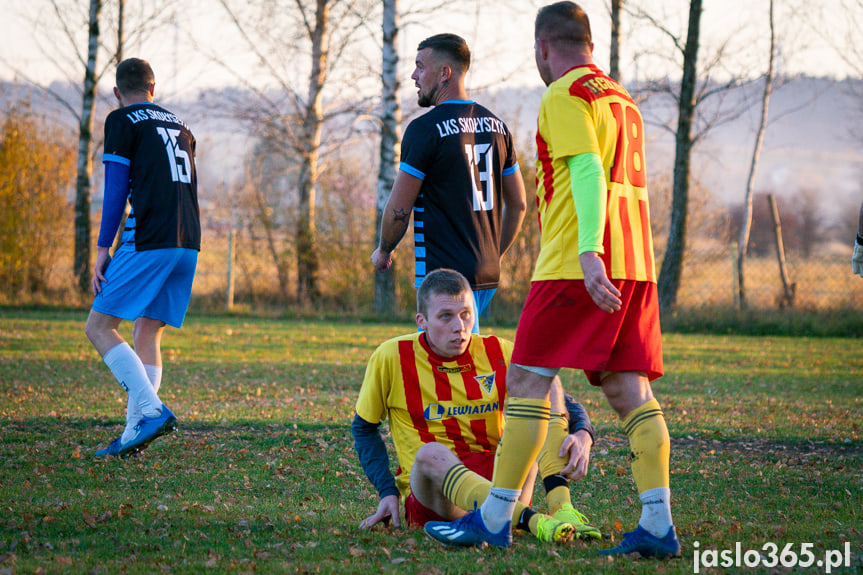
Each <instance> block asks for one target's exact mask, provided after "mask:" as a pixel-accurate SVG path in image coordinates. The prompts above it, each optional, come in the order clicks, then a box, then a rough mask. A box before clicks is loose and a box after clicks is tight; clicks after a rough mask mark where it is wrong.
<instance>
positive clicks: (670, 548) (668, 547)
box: [599, 525, 680, 559]
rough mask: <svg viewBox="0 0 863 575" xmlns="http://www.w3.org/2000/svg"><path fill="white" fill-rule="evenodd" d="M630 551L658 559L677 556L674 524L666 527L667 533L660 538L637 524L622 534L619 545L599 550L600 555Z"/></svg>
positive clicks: (677, 542)
mask: <svg viewBox="0 0 863 575" xmlns="http://www.w3.org/2000/svg"><path fill="white" fill-rule="evenodd" d="M630 553H638V554H639V555H641V556H642V557H656V558H658V559H666V558H668V557H679V556H680V542H679V541H677V533H676V532H675V531H674V525H672V526H671V527H669V528H668V533H666V534H665V537H663V538H661V539H660V538H659V537H656V536H655V535H651V534H650V533H649V532H648V531H647V530H645V529H643V528H642V527H641V526H640V525H639V526H638V527H636V528H635V531H631V532H629V533H624V534H623V541H621V542H620V545H618V546H617V547H612V548H611V549H603V550H601V551H600V552H599V554H600V555H628V554H630Z"/></svg>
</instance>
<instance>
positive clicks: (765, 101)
mask: <svg viewBox="0 0 863 575" xmlns="http://www.w3.org/2000/svg"><path fill="white" fill-rule="evenodd" d="M773 16H774V11H773V0H770V7H769V15H768V22H769V26H770V54H769V56H768V58H767V72H766V73H765V75H764V90H763V91H762V93H761V117H760V120H759V122H758V129H757V131H756V134H755V147H754V149H753V150H752V161H751V163H750V164H749V176H748V177H747V179H746V195H745V198H744V202H743V221H742V222H741V225H740V237H739V239H738V241H737V295H738V305H739V306H740V307H741V308H744V309H745V308H746V282H745V275H744V265H743V264H744V261H745V259H746V248H747V246H748V245H749V232H750V230H751V228H752V194H753V188H754V185H755V171H756V169H757V168H758V159H759V158H760V156H761V145H762V143H763V141H764V132H765V131H766V129H767V115H768V108H769V105H770V95H771V94H772V92H773V83H774V79H775V78H774V77H775V68H774V63H775V59H776V26H775V24H774V19H773Z"/></svg>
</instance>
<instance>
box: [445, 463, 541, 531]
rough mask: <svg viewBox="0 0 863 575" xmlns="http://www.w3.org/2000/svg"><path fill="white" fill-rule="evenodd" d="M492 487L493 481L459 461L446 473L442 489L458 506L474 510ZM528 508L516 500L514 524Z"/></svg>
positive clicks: (513, 515)
mask: <svg viewBox="0 0 863 575" xmlns="http://www.w3.org/2000/svg"><path fill="white" fill-rule="evenodd" d="M490 488H491V481H489V480H488V479H486V478H485V477H483V476H482V475H479V474H478V473H476V472H474V471H471V470H470V469H468V468H467V467H465V466H464V465H463V464H461V463H459V464H457V465H453V466H452V467H450V469H449V471H447V472H446V475H444V478H443V485H442V486H441V491H443V494H444V496H445V497H446V498H447V499H449V500H450V501H452V502H453V503H454V504H455V505H456V506H457V507H460V508H461V509H465V510H467V511H472V510H473V509H474V508H476V507H477V506H478V505H479V504H480V503H482V502H483V501H484V500H485V498H486V497H488V492H489V489H490ZM527 508H528V507H527V505H525V504H524V503H522V502H521V501H516V503H515V511H513V514H512V523H513V525H515V524H516V523H517V522H518V521H519V519H520V518H521V516H522V513H523V512H524V510H525V509H527ZM524 529H527V527H524Z"/></svg>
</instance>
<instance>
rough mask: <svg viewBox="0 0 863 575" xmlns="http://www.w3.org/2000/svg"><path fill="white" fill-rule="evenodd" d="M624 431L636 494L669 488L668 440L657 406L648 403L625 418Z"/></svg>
mask: <svg viewBox="0 0 863 575" xmlns="http://www.w3.org/2000/svg"><path fill="white" fill-rule="evenodd" d="M623 430H624V431H625V432H626V435H627V436H629V450H630V452H631V454H630V457H631V458H632V461H631V467H632V476H633V478H634V479H635V485H636V487H637V488H638V492H639V493H644V492H645V491H647V490H649V489H655V488H657V487H669V485H670V482H669V477H668V460H669V458H670V453H671V438H670V437H669V436H668V427H666V425H665V416H663V415H662V409H661V408H660V407H659V402H658V401H656V400H655V399H651V400H650V401H648V402H647V403H645V404H644V405H642V406H641V407H639V408H637V409H635V410H634V411H633V412H632V413H630V414H629V415H627V416H626V419H624V420H623Z"/></svg>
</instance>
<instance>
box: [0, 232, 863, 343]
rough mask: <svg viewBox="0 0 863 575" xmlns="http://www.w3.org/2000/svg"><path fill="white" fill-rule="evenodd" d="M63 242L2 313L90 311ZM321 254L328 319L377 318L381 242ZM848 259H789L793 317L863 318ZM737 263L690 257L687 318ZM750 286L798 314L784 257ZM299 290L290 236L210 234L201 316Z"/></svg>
mask: <svg viewBox="0 0 863 575" xmlns="http://www.w3.org/2000/svg"><path fill="white" fill-rule="evenodd" d="M232 234H233V239H232ZM409 235H410V234H408V235H407V236H406V237H405V239H404V241H403V243H402V245H401V246H400V247H399V248H398V250H397V251H396V254H395V255H396V264H395V267H394V272H393V273H395V274H396V276H397V281H396V285H397V300H398V301H397V307H398V309H399V310H401V313H400V317H401V316H403V318H404V319H405V320H409V319H410V318H412V317H413V313H414V311H413V310H414V309H415V301H416V300H415V297H416V293H415V290H414V289H413V246H412V243H411V239H410V237H409ZM58 241H60V242H61V243H62V245H63V247H62V249H61V250H60V253H59V256H58V258H57V261H56V262H55V263H54V265H53V266H52V268H51V270H50V272H49V273H48V276H47V282H46V285H47V287H46V289H45V290H44V293H42V294H24V293H17V294H9V293H5V294H3V295H2V300H0V303H4V304H6V305H15V304H16V303H34V302H35V303H44V304H52V303H53V304H61V305H80V306H87V305H89V298H88V296H86V295H79V294H77V293H76V292H74V288H73V286H74V283H75V282H74V278H73V274H72V242H71V238H67V237H63V238H61V239H58ZM532 243H533V241H532V238H527V239H526V240H523V241H522V242H521V244H522V245H521V246H519V245H516V246H514V247H513V248H512V249H511V250H510V252H508V253H507V254H506V256H505V257H504V264H505V265H504V266H503V271H502V273H503V277H502V280H501V285H500V287H499V289H498V292H497V295H496V296H495V299H494V301H493V303H492V307H491V309H490V310H489V318H488V319H489V321H491V322H493V323H494V322H502V323H515V322H516V321H517V320H518V314H519V311H520V309H521V305H522V303H523V302H524V298H525V296H526V295H527V291H528V289H529V284H530V273H531V271H532V265H533V261H534V257H535V256H534V252H535V246H532V245H531V244H532ZM229 246H231V247H230V250H229ZM318 249H319V257H320V268H319V278H318V279H319V285H320V291H321V301H320V303H319V304H318V305H319V306H321V307H322V308H323V309H324V310H331V311H334V312H344V313H347V314H351V313H357V314H368V313H371V310H372V306H373V298H374V274H375V273H376V272H375V271H374V270H373V269H372V266H371V262H370V259H369V256H370V255H371V252H372V250H373V246H372V243H371V238H355V237H346V236H345V237H341V238H332V237H329V236H327V235H325V234H322V235H321V237H320V238H319V243H318ZM229 252H230V257H229ZM848 252H849V253H848V254H843V253H838V254H837V253H834V254H829V255H820V256H817V257H809V258H803V257H802V256H800V255H798V254H797V253H794V252H792V253H789V254H788V255H787V257H786V264H787V273H788V276H789V278H790V281H791V283H792V284H793V300H792V301H791V302H790V306H789V307H792V308H794V309H800V310H808V311H815V312H829V311H835V310H844V309H849V310H856V311H863V278H860V277H858V276H856V275H854V274H853V273H852V272H851V263H850V246H849V250H848ZM735 253H736V249H735V248H734V247H733V246H730V245H721V244H720V243H718V242H713V243H711V244H710V246H708V247H699V248H697V249H692V250H690V251H688V252H687V254H686V257H685V260H684V266H683V273H682V276H681V284H680V288H679V291H678V297H677V304H676V309H677V310H678V313H686V311H687V310H697V309H700V308H727V309H735V308H736V307H738V287H737V275H736V261H735ZM277 261H278V265H277ZM659 261H660V262H661V254H659ZM280 272H281V273H280ZM744 277H745V287H746V304H747V307H749V308H752V309H761V310H771V309H779V308H780V307H783V305H785V306H788V302H785V303H783V295H784V294H785V288H784V286H783V282H782V277H781V274H780V268H779V263H778V262H777V258H776V257H769V256H758V257H752V256H750V257H747V258H746V260H745V266H744ZM296 282H297V276H296V253H295V250H294V242H293V237H292V235H291V234H290V232H289V231H288V230H283V231H282V232H281V233H280V234H278V235H277V236H276V237H272V236H271V237H269V238H268V237H265V236H264V235H263V234H260V233H256V232H254V231H252V230H248V229H245V230H233V231H231V230H229V229H227V228H225V227H222V228H211V229H206V230H205V231H204V237H203V247H202V251H201V253H200V256H199V260H198V271H197V274H196V277H195V283H194V288H193V307H197V308H199V309H202V310H221V309H226V308H228V307H231V304H233V306H234V307H238V308H240V309H243V310H246V311H249V312H256V311H264V310H265V309H267V308H270V309H272V308H279V309H286V308H289V307H290V306H292V305H295V304H296V300H295V298H296ZM0 291H2V290H0ZM231 300H232V301H231ZM861 335H863V334H861Z"/></svg>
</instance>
